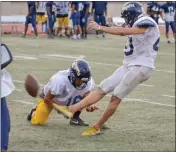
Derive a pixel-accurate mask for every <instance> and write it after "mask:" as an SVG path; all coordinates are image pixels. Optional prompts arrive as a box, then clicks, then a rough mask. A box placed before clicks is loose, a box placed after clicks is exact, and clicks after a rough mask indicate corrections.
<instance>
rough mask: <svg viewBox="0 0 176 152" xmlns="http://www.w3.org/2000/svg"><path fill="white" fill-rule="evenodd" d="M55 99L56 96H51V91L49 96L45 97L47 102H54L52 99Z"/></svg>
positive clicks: (48, 93)
mask: <svg viewBox="0 0 176 152" xmlns="http://www.w3.org/2000/svg"><path fill="white" fill-rule="evenodd" d="M54 97H55V95H53V94H51V92H50V91H48V92H47V94H46V95H45V97H44V101H45V102H52V99H53V98H54Z"/></svg>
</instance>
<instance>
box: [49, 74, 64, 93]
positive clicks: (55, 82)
mask: <svg viewBox="0 0 176 152" xmlns="http://www.w3.org/2000/svg"><path fill="white" fill-rule="evenodd" d="M64 88H65V87H64V84H63V80H62V79H61V78H60V77H56V76H54V77H53V78H52V79H51V80H50V85H49V90H50V92H51V94H52V95H61V94H62V93H63V91H64Z"/></svg>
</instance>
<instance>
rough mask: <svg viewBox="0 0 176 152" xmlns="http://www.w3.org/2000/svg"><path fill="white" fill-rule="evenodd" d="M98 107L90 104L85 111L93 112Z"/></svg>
mask: <svg viewBox="0 0 176 152" xmlns="http://www.w3.org/2000/svg"><path fill="white" fill-rule="evenodd" d="M98 109H99V108H98V107H97V106H94V105H91V106H88V107H87V108H86V111H87V112H93V111H95V110H98Z"/></svg>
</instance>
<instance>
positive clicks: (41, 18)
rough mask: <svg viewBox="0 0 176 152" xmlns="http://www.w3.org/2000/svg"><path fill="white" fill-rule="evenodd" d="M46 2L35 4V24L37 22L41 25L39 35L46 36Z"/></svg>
mask: <svg viewBox="0 0 176 152" xmlns="http://www.w3.org/2000/svg"><path fill="white" fill-rule="evenodd" d="M45 12H46V2H41V1H40V2H37V16H36V22H37V24H38V23H39V22H41V23H42V33H41V35H45V34H46V16H45Z"/></svg>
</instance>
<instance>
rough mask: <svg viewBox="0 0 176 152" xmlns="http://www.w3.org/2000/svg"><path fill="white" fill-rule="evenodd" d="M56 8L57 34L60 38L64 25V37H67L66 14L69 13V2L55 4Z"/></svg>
mask: <svg viewBox="0 0 176 152" xmlns="http://www.w3.org/2000/svg"><path fill="white" fill-rule="evenodd" d="M56 7H57V23H58V30H57V34H59V36H62V27H63V25H64V28H65V35H66V36H68V37H69V31H68V21H69V20H68V12H69V2H64V1H60V2H56Z"/></svg>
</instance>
